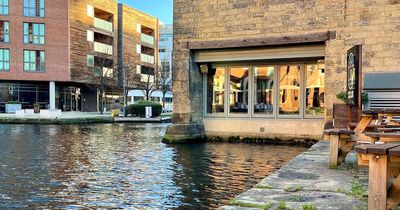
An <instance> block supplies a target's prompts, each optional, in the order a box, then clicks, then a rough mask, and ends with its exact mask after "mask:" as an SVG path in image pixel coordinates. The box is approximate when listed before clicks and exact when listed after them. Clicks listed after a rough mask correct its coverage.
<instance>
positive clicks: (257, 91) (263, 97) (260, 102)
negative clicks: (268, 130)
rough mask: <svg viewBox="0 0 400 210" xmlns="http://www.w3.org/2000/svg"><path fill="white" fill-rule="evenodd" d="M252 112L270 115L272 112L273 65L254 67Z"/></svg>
mask: <svg viewBox="0 0 400 210" xmlns="http://www.w3.org/2000/svg"><path fill="white" fill-rule="evenodd" d="M253 72H254V114H256V115H272V114H273V113H274V96H275V91H274V75H275V67H274V66H266V67H255V68H254V71H253Z"/></svg>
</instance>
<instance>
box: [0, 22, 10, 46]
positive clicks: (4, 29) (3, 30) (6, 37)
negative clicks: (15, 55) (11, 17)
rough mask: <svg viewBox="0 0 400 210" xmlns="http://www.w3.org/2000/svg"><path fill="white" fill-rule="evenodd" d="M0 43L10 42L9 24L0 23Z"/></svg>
mask: <svg viewBox="0 0 400 210" xmlns="http://www.w3.org/2000/svg"><path fill="white" fill-rule="evenodd" d="M0 42H2V43H9V42H10V23H9V22H8V21H0Z"/></svg>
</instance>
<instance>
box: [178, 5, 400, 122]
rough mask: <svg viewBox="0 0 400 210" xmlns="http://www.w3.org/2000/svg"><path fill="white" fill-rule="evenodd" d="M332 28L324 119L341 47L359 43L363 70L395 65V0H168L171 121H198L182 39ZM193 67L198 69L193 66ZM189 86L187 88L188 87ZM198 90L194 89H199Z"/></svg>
mask: <svg viewBox="0 0 400 210" xmlns="http://www.w3.org/2000/svg"><path fill="white" fill-rule="evenodd" d="M325 31H336V39H334V40H329V41H327V42H326V46H327V47H326V83H325V84H326V95H325V104H326V106H327V114H326V120H327V121H330V120H331V119H332V107H333V104H334V103H337V102H338V101H336V97H335V95H336V94H337V93H338V92H340V91H341V90H344V89H345V81H346V79H345V78H346V52H347V50H348V49H349V48H350V47H352V46H354V45H356V44H362V45H363V72H364V73H366V72H376V71H379V72H383V71H400V67H399V63H400V1H399V0H375V1H374V0H307V1H306V0H279V1H278V0H219V1H191V0H175V1H174V58H173V62H174V65H173V68H174V69H173V78H174V85H173V90H174V100H175V101H174V123H175V124H188V123H196V122H200V121H201V112H202V110H201V103H198V102H199V101H202V100H201V97H202V94H201V93H200V92H199V89H195V91H193V86H196V87H198V86H201V83H199V82H198V80H201V75H200V74H197V73H195V69H194V68H189V67H190V65H192V64H191V62H192V61H191V59H190V57H191V52H190V50H188V43H190V42H197V41H211V40H234V39H243V38H267V37H270V36H290V35H299V34H308V33H314V32H325ZM197 72H198V71H197ZM191 91H192V92H191ZM199 93H200V94H199Z"/></svg>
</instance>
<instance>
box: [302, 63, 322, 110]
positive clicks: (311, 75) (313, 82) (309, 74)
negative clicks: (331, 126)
mask: <svg viewBox="0 0 400 210" xmlns="http://www.w3.org/2000/svg"><path fill="white" fill-rule="evenodd" d="M324 68H325V65H324V64H323V63H320V64H319V65H318V64H307V65H306V104H305V106H306V108H305V112H306V113H305V114H306V115H308V116H323V115H324V114H325V105H324V95H325V73H324Z"/></svg>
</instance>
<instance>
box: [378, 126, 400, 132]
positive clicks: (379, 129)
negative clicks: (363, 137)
mask: <svg viewBox="0 0 400 210" xmlns="http://www.w3.org/2000/svg"><path fill="white" fill-rule="evenodd" d="M377 131H378V132H383V133H386V132H400V128H399V127H385V128H378V129H377Z"/></svg>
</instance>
